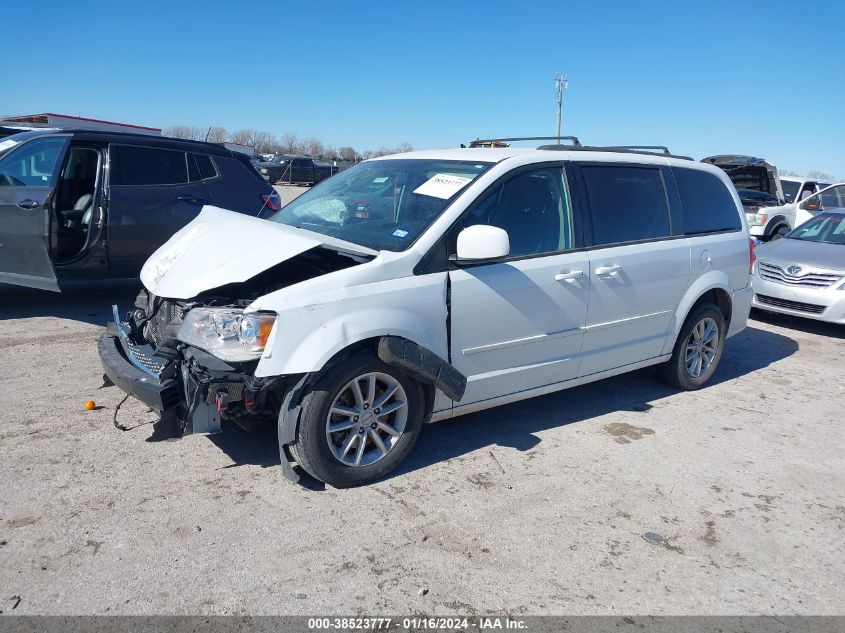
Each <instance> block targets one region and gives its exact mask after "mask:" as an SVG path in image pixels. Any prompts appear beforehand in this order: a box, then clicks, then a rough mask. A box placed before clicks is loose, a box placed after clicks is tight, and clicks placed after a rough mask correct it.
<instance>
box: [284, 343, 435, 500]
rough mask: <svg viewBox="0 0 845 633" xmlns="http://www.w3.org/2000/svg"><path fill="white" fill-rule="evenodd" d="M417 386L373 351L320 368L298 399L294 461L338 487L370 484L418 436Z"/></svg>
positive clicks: (420, 401)
mask: <svg viewBox="0 0 845 633" xmlns="http://www.w3.org/2000/svg"><path fill="white" fill-rule="evenodd" d="M425 407H426V398H425V395H424V393H423V390H422V387H421V385H420V384H419V383H418V382H416V381H415V380H413V379H411V378H409V377H408V376H407V375H405V374H404V373H402V372H400V371H398V370H396V369H395V368H393V367H390V366H389V365H387V364H385V363H384V362H382V361H381V360H380V359H379V358H378V357H377V356H376V355H375V354H374V353H373V352H366V353H361V354H357V355H355V356H351V357H349V358H347V359H344V360H342V361H340V362H338V363H336V364H334V365H333V366H331V367H329V368H327V369H324V370H323V371H322V372H321V374H320V375H319V376H318V377H317V380H316V381H315V382H314V383H313V384H312V387H311V389H310V391H309V392H308V393H307V394H306V395H305V397H304V398H303V401H302V414H301V416H300V419H299V426H298V428H297V434H296V443H295V444H294V445H293V446H292V447H291V448H292V453H293V455H294V458H295V459H296V460H297V461H298V462H299V465H300V466H301V467H302V468H303V469H304V470H305V471H306V472H308V474H310V475H311V476H312V477H315V478H316V479H319V480H320V481H323V482H325V483H327V484H331V485H332V486H335V487H337V488H348V487H351V486H361V485H364V484H369V483H372V482H373V481H376V480H378V479H380V478H382V477H384V476H385V475H386V474H388V473H389V472H391V471H392V470H393V469H394V468H396V467H397V466H398V465H399V463H400V462H402V460H403V459H404V458H405V457H406V456H407V454H408V453H409V452H410V450H411V448H412V447H413V445H414V443H415V442H416V440H417V437H418V436H419V433H420V429H421V427H422V422H423V419H424V418H425V417H426V415H427V413H428V412H427V411H425Z"/></svg>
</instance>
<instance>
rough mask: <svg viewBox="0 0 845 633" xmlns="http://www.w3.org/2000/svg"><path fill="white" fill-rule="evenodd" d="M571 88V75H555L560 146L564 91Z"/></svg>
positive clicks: (558, 140) (558, 142) (558, 141)
mask: <svg viewBox="0 0 845 633" xmlns="http://www.w3.org/2000/svg"><path fill="white" fill-rule="evenodd" d="M568 87H569V73H566V74H565V75H561V74H560V73H557V74H556V75H555V91H556V93H557V114H556V115H555V118H556V120H557V135H556V136H557V144H558V145H560V112H561V110H562V109H563V91H564V90H566V89H567V88H568Z"/></svg>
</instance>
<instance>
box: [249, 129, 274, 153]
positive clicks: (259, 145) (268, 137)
mask: <svg viewBox="0 0 845 633" xmlns="http://www.w3.org/2000/svg"><path fill="white" fill-rule="evenodd" d="M252 132H253V133H252V136H251V137H250V139H249V140H250V142H249V144H250V145H252V146H253V147H255V151H257V152H258V153H259V154H275V153H276V152H277V151H278V150H279V141H278V140H276V136H275V134H271V133H270V132H265V131H263V130H253V131H252Z"/></svg>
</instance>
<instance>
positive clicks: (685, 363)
mask: <svg viewBox="0 0 845 633" xmlns="http://www.w3.org/2000/svg"><path fill="white" fill-rule="evenodd" d="M725 330H726V328H725V317H724V315H723V314H722V311H721V310H719V308H717V307H716V306H715V305H713V304H712V303H705V304H703V305H701V306H699V307H698V308H696V309H695V310H694V311H693V312H692V313H690V315H689V316H688V317H687V320H686V321H684V325H683V327H682V328H681V332H680V334H678V340H677V341H675V348H674V349H673V350H672V358H670V359H669V360H668V361H667V362H666V363H665V364H664V365H662V366H661V371H660V373H661V376H662V377H663V379H664V380H665V381H666V382H668V383H669V384H670V385H673V386H675V387H677V388H678V389H683V390H685V391H693V390H695V389H701V388H702V387H703V386H704V385H705V384H706V383H707V381H708V380H710V377H711V376H712V375H713V373H714V372H715V371H716V367H718V365H719V361H720V360H721V358H722V349H723V348H724V343H725V335H726V333H727V332H726V331H725Z"/></svg>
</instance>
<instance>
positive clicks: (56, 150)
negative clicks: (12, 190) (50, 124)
mask: <svg viewBox="0 0 845 633" xmlns="http://www.w3.org/2000/svg"><path fill="white" fill-rule="evenodd" d="M66 142H67V139H66V138H65V137H56V138H43V139H36V140H34V141H30V142H29V143H24V144H23V145H21V146H20V147H17V148H15V149H13V150H12V151H10V152H9V153H7V154H6V155H5V156H4V157H3V159H2V160H0V187H4V186H5V187H13V186H18V187H23V186H28V187H38V186H46V185H49V184H50V182H51V181H52V180H53V172H54V171H55V170H56V163H57V162H58V160H59V155H60V154H61V152H62V148H63V147H64V145H65V143H66Z"/></svg>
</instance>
